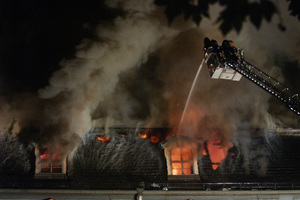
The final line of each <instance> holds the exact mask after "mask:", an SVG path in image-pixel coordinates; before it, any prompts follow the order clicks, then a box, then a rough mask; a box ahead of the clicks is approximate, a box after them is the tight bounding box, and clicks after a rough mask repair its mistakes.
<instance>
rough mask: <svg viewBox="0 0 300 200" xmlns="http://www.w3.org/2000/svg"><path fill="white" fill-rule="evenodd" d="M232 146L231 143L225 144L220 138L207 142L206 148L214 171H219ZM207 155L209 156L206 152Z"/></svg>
mask: <svg viewBox="0 0 300 200" xmlns="http://www.w3.org/2000/svg"><path fill="white" fill-rule="evenodd" d="M232 146H233V144H232V143H231V142H223V141H222V140H221V139H220V138H219V137H213V138H212V139H210V140H208V141H207V144H206V148H207V151H208V154H209V157H210V160H211V163H212V168H213V169H214V170H216V169H218V167H219V166H220V165H221V163H222V161H223V160H224V159H225V158H226V156H227V153H228V149H229V148H231V147H232ZM205 153H206V154H207V152H206V151H205ZM204 155H205V154H204Z"/></svg>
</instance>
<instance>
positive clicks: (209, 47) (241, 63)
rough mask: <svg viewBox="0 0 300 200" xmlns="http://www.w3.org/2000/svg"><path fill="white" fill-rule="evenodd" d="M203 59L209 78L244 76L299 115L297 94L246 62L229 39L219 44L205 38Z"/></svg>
mask: <svg viewBox="0 0 300 200" xmlns="http://www.w3.org/2000/svg"><path fill="white" fill-rule="evenodd" d="M204 59H205V63H206V64H207V67H208V71H209V73H210V75H211V78H213V79H225V80H232V81H240V80H241V78H242V76H244V77H245V78H247V79H249V80H250V81H252V82H253V83H254V84H256V85H257V86H259V87H260V88H262V89H264V90H265V91H267V92H269V93H270V94H272V95H273V96H275V97H277V98H278V99H280V100H281V101H282V102H284V103H285V104H286V105H287V106H288V107H289V108H290V109H291V110H292V111H293V112H295V113H296V114H297V115H299V116H300V101H299V94H296V93H292V92H291V91H290V89H289V88H288V87H286V86H285V85H284V84H282V83H281V82H279V81H278V80H276V79H275V78H272V77H271V76H269V75H268V74H267V73H265V72H263V71H262V70H260V69H258V68H256V67H254V66H253V65H251V64H250V63H248V62H247V61H246V60H245V59H244V51H243V50H242V49H239V48H236V47H235V46H234V43H233V42H232V41H231V40H224V41H223V43H222V45H221V46H219V45H218V43H217V41H216V40H210V39H208V38H205V39H204Z"/></svg>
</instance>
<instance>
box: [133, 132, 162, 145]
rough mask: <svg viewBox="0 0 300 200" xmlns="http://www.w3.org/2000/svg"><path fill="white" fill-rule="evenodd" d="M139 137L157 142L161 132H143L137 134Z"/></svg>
mask: <svg viewBox="0 0 300 200" xmlns="http://www.w3.org/2000/svg"><path fill="white" fill-rule="evenodd" d="M139 137H140V138H142V139H148V138H149V139H150V141H151V142H152V143H154V144H156V143H158V142H159V141H160V140H161V138H162V134H161V133H160V132H147V131H146V132H143V133H140V134H139Z"/></svg>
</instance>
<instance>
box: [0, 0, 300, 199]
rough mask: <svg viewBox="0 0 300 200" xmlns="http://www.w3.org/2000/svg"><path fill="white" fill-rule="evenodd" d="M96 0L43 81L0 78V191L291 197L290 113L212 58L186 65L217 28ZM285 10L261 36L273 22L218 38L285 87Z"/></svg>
mask: <svg viewBox="0 0 300 200" xmlns="http://www.w3.org/2000/svg"><path fill="white" fill-rule="evenodd" d="M100 2H102V1H100ZM103 2H104V1H103ZM103 4H105V6H104V7H105V9H104V11H105V14H106V16H105V17H106V18H105V19H103V18H101V20H105V21H106V22H105V23H101V24H100V25H98V26H95V27H94V35H93V37H91V38H89V39H84V40H83V41H82V42H81V43H80V45H78V46H77V48H76V53H75V55H74V56H73V57H72V58H70V59H62V61H61V62H60V66H57V69H55V70H52V72H53V74H52V75H51V76H50V75H49V83H44V84H43V85H42V86H40V87H39V88H38V89H35V90H34V92H31V90H29V92H28V91H27V90H26V91H21V92H20V90H17V91H14V92H13V93H10V91H9V89H7V88H6V87H4V85H3V84H2V83H6V81H2V79H0V84H1V86H2V85H3V87H1V93H0V103H1V104H0V110H1V115H0V128H1V129H0V131H1V133H0V139H1V143H0V145H1V150H0V176H1V179H0V188H1V189H0V194H1V198H2V196H3V198H6V199H11V198H14V197H15V196H14V195H22V196H24V197H27V199H30V198H34V199H38V198H40V199H45V198H47V197H49V199H50V197H51V198H53V199H56V198H57V199H60V198H66V196H68V198H69V197H70V198H78V199H80V198H81V199H87V198H95V199H96V198H98V199H99V198H100V199H101V198H104V199H105V198H106V199H109V198H110V199H133V198H135V199H139V200H141V199H142V198H144V199H170V198H174V199H201V198H202V197H203V195H208V196H210V197H211V196H213V197H216V199H218V197H221V196H222V195H228V197H229V198H230V197H231V196H230V195H236V194H235V192H237V191H239V190H243V191H246V192H247V193H246V194H245V193H244V194H243V195H244V196H247V197H249V198H252V197H253V196H255V198H258V197H257V195H261V196H259V198H267V197H268V198H269V197H270V196H272V195H273V197H274V195H275V197H280V195H281V194H279V193H280V192H278V191H279V190H280V191H281V190H293V191H291V193H290V194H288V195H290V196H289V197H291V196H292V197H297V198H298V196H299V195H298V189H299V187H300V186H299V185H300V183H299V180H300V177H299V174H300V172H299V169H300V166H299V160H300V157H299V155H298V143H299V138H300V137H299V129H297V128H295V129H286V127H297V118H296V117H295V116H294V115H292V114H293V113H292V114H290V113H288V112H287V110H286V108H282V107H281V106H280V105H279V104H278V102H276V99H275V100H274V99H271V97H270V95H269V96H268V94H267V93H265V92H264V91H262V90H259V89H260V88H256V87H255V86H253V85H251V82H247V80H244V79H241V82H239V83H232V82H222V81H220V80H211V79H210V77H209V73H211V74H212V71H213V70H215V67H214V66H211V67H210V68H208V69H207V68H205V69H203V70H202V73H199V74H198V71H197V70H198V69H199V68H198V66H199V64H200V63H201V59H202V58H203V47H204V46H203V39H204V37H205V36H206V35H209V36H211V37H214V38H216V39H217V40H222V39H224V36H223V35H221V34H220V33H219V32H218V31H217V30H216V29H215V28H213V27H212V26H210V28H207V24H204V25H203V27H200V28H196V27H195V26H194V25H191V24H190V23H182V22H181V21H179V22H177V23H175V24H174V25H173V26H168V22H167V21H166V19H165V16H164V15H163V13H162V12H161V9H159V8H157V6H156V5H155V4H153V1H150V0H149V1H136V0H130V1H120V0H112V1H106V2H105V3H103ZM194 4H195V5H198V4H197V2H196V1H195V3H194ZM43 7H44V6H43ZM30 8H31V7H30ZM22 9H23V8H20V10H22ZM216 9H220V7H219V6H217V8H216ZM8 10H9V9H8ZM32 10H35V9H31V10H30V12H28V13H31V11H32ZM65 10H68V9H65ZM65 10H60V13H64V11H65ZM76 13H78V12H76ZM34 19H36V17H34ZM287 19H288V20H289V21H291V25H290V27H292V29H290V30H289V29H288V30H287V32H286V35H284V37H283V36H282V35H281V34H277V35H275V34H270V32H271V33H274V32H275V30H274V23H275V22H274V23H273V24H271V25H265V26H264V27H268V28H266V29H267V30H263V31H262V32H259V31H256V30H253V28H252V27H251V26H250V25H249V24H248V25H247V26H245V28H244V29H243V31H242V32H241V33H240V35H236V34H233V33H230V34H229V35H228V37H229V38H232V39H233V40H235V42H236V43H237V44H239V46H241V47H242V46H243V48H245V50H247V58H249V61H251V62H252V63H254V64H255V65H256V66H261V67H262V68H263V69H264V70H266V71H267V72H268V73H270V74H272V75H274V76H275V77H276V79H278V80H280V81H282V82H287V83H289V84H292V85H297V83H298V81H299V79H298V77H297V73H294V74H293V75H294V77H293V76H292V75H291V73H288V72H286V71H284V70H282V71H281V69H280V67H279V66H277V65H279V64H280V63H281V62H282V63H289V67H290V68H291V69H293V70H294V71H295V72H298V71H299V70H298V68H297V67H298V63H299V62H298V60H299V59H298V57H299V55H298V54H297V52H298V48H299V47H298V44H299V43H297V42H295V40H294V39H291V38H298V35H299V34H298V33H299V32H300V31H299V29H298V28H297V27H299V26H296V25H294V24H295V23H294V21H293V20H290V18H287ZM72 23H73V21H72ZM293 23H294V24H293ZM51 24H53V22H52V21H51ZM66 27H68V26H66ZM85 27H89V28H91V27H93V26H92V25H89V24H87V25H85ZM60 28H62V27H60ZM47 30H48V29H47ZM276 30H277V29H276ZM291 30H292V31H291ZM49 32H51V33H52V31H49ZM282 34H283V33H282ZM29 35H31V34H29ZM278 35H279V36H278ZM287 35H288V36H287ZM290 35H292V36H290ZM66 38H68V37H64V40H65V39H66ZM266 38H268V39H270V40H272V44H270V42H268V41H267V40H266ZM253 41H255V42H256V43H255V45H254V44H253ZM274 41H275V42H274ZM51 45H52V44H51ZM271 47H272V48H271ZM45 49H47V48H45ZM266 49H268V51H266ZM274 49H275V50H274ZM278 55H280V56H278ZM47 56H48V55H47ZM295 58H297V59H298V60H297V59H296V60H297V61H295ZM16 60H17V59H16ZM41 60H43V62H44V60H47V59H41ZM288 61H289V62H288ZM290 64H291V65H290ZM246 67H247V66H246ZM39 68H41V67H40V66H39ZM290 68H289V69H290ZM294 68H295V69H294ZM41 69H44V68H41ZM50 71H51V70H50ZM240 73H243V72H242V71H240ZM259 73H260V72H259ZM195 74H198V75H199V76H198V78H195ZM236 74H237V73H236V72H232V70H227V69H226V71H224V74H222V75H220V74H219V75H216V76H217V78H220V77H221V78H222V79H228V78H230V76H231V77H233V75H234V77H235V76H236ZM295 74H296V75H295ZM0 78H2V75H1V74H0ZM264 78H268V77H264ZM284 78H285V79H284ZM233 79H235V78H233ZM236 79H238V80H240V77H238V78H236ZM4 80H9V79H8V78H7V79H4ZM13 80H14V79H13ZM193 80H194V82H193ZM272 80H273V79H272ZM12 82H14V81H12ZM274 84H276V83H274ZM191 86H192V87H191ZM269 86H270V87H272V86H271V85H269ZM35 87H37V86H35ZM2 88H4V89H3V90H2ZM8 88H10V87H8ZM12 88H18V87H16V86H15V87H12ZM37 94H38V95H37ZM284 94H285V93H284ZM190 97H191V98H190ZM187 99H188V101H187ZM7 124H8V125H7ZM11 124H12V125H11ZM295 124H296V125H295ZM278 127H284V128H283V129H282V130H279V129H278ZM2 141H3V142H2ZM12 152H13V153H12ZM45 189H47V190H45ZM115 190H118V191H115ZM211 190H212V191H211ZM228 190H231V191H228ZM267 190H272V191H271V192H270V191H267ZM273 190H274V191H275V192H274V191H273ZM225 191H227V192H228V193H225ZM26 192H28V194H26ZM272 192H274V193H272ZM79 193H80V194H79ZM214 195H216V196H214ZM243 195H241V196H243ZM282 195H283V197H284V195H286V193H283V194H282ZM297 195H298V196H297ZM219 199H220V198H219Z"/></svg>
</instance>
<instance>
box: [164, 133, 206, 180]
mask: <svg viewBox="0 0 300 200" xmlns="http://www.w3.org/2000/svg"><path fill="white" fill-rule="evenodd" d="M161 145H162V147H163V148H164V153H165V158H166V161H167V162H166V164H167V173H168V174H167V175H168V180H170V181H172V180H197V181H198V180H200V176H199V170H198V163H197V162H198V144H197V143H195V142H194V141H193V140H192V139H191V138H189V137H186V136H173V137H170V138H168V140H167V141H165V142H164V143H162V144H161ZM175 148H186V149H189V150H190V151H191V152H192V163H193V164H192V170H191V174H182V175H174V174H173V172H172V163H174V162H173V161H172V157H171V151H172V150H173V149H175ZM175 162H176V161H175Z"/></svg>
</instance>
